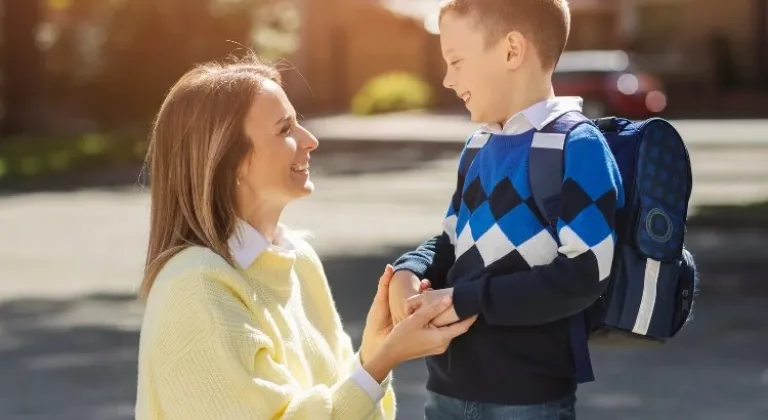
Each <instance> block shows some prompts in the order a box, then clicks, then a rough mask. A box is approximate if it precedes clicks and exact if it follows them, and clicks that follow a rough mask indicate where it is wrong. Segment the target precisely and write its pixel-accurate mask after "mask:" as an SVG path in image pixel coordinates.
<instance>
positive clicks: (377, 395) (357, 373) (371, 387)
mask: <svg viewBox="0 0 768 420" xmlns="http://www.w3.org/2000/svg"><path fill="white" fill-rule="evenodd" d="M352 379H353V380H354V381H355V382H357V384H358V385H359V386H360V388H363V390H364V391H365V392H366V394H368V395H369V396H370V397H371V400H373V402H374V404H375V403H378V402H379V401H380V400H381V399H382V398H384V393H385V386H383V385H386V384H387V380H385V381H384V382H383V384H379V383H378V382H376V379H373V376H371V374H370V373H368V371H366V370H365V369H363V366H362V364H360V354H359V353H358V354H355V365H354V370H353V371H352Z"/></svg>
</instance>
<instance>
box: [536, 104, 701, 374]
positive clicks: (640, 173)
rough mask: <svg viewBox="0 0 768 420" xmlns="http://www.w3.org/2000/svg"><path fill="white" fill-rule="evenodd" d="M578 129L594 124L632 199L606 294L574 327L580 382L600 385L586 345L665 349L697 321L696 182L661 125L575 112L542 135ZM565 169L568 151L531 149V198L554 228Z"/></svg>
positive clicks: (619, 223) (681, 146)
mask: <svg viewBox="0 0 768 420" xmlns="http://www.w3.org/2000/svg"><path fill="white" fill-rule="evenodd" d="M579 124H593V125H595V126H597V128H598V129H599V130H600V131H601V132H602V133H603V135H604V136H605V138H606V140H607V142H608V145H609V147H610V149H611V151H612V153H613V155H614V157H615V159H616V161H617V163H618V166H619V171H620V172H621V178H622V181H623V185H624V189H625V197H626V202H625V206H624V208H623V209H621V210H619V212H618V215H617V220H616V231H617V237H618V243H617V245H616V251H615V256H614V262H613V267H612V270H611V275H610V277H609V279H608V280H607V281H608V282H609V283H608V285H607V289H606V291H605V292H604V293H603V295H602V296H601V297H600V299H598V301H597V302H595V303H594V304H593V305H592V306H591V307H589V308H588V309H587V310H586V311H584V312H583V313H582V314H578V315H577V316H575V317H574V318H573V322H572V329H571V333H572V344H573V352H574V358H575V364H576V370H577V377H579V379H580V382H586V381H589V380H592V379H593V376H592V369H591V362H590V361H589V352H588V346H587V340H588V343H589V346H603V347H604V346H625V347H626V346H645V345H649V344H663V343H664V342H666V341H667V340H668V339H670V338H672V337H674V336H675V335H676V334H677V333H678V332H679V331H680V330H681V329H682V328H683V326H684V325H685V324H686V323H687V322H688V320H689V319H690V317H691V310H692V306H693V299H694V294H695V292H696V291H697V289H698V274H697V270H696V265H695V262H694V260H693V257H692V255H691V254H690V253H689V252H688V250H687V249H686V248H685V246H684V239H685V232H686V220H687V213H688V202H689V200H690V197H691V189H692V184H693V179H692V175H691V162H690V158H689V156H688V150H687V148H686V146H685V143H684V142H683V139H682V138H681V137H680V135H679V133H678V132H677V130H675V128H674V127H673V126H672V125H671V124H670V123H669V122H667V121H666V120H664V119H662V118H651V119H648V120H644V121H630V120H628V119H624V118H618V117H607V118H600V119H596V120H590V119H588V118H587V117H585V116H584V115H582V114H581V113H579V112H569V113H566V114H564V115H563V116H561V117H560V118H558V119H556V120H555V121H553V122H552V123H550V124H549V125H548V126H547V127H545V128H544V130H542V131H543V132H549V133H560V134H567V133H568V132H570V131H571V130H573V129H574V128H575V127H576V126H577V125H579ZM563 164H564V159H563V149H552V148H536V147H532V148H531V154H530V164H529V167H530V173H529V176H530V180H531V191H532V193H533V196H534V200H535V201H536V205H537V207H538V208H539V210H540V211H541V213H542V215H544V217H545V218H547V219H548V220H549V221H550V223H552V224H554V223H556V221H557V217H558V215H557V211H558V208H557V206H558V203H559V195H560V188H561V186H562V182H563V173H564V172H563V170H564V169H563ZM553 226H554V225H553Z"/></svg>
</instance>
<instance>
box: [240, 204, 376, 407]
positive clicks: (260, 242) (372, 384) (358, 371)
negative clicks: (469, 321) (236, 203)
mask: <svg viewBox="0 0 768 420" xmlns="http://www.w3.org/2000/svg"><path fill="white" fill-rule="evenodd" d="M227 244H228V245H229V250H230V253H231V254H232V257H233V258H234V259H235V262H237V264H238V265H240V267H241V268H242V269H246V268H248V267H250V266H251V264H253V262H254V261H256V259H257V258H258V257H259V255H261V253H262V252H264V251H266V250H267V249H269V248H270V247H278V248H280V249H281V250H284V251H295V250H296V246H295V244H294V242H293V241H292V240H291V237H290V235H288V234H287V232H286V231H285V230H284V228H282V227H281V226H279V225H278V226H277V228H276V229H275V240H274V241H273V243H270V242H269V241H268V240H267V238H266V237H265V236H264V235H262V234H261V232H259V231H258V230H256V229H255V228H254V227H253V226H251V225H250V224H248V222H246V221H244V220H242V219H239V218H238V219H237V226H236V227H235V234H234V235H232V237H230V238H229V241H228V242H227ZM351 377H352V379H353V380H354V381H355V382H356V383H357V384H358V385H359V386H360V388H362V389H363V390H364V391H365V392H366V393H367V394H368V395H369V396H370V397H371V399H372V400H373V401H374V402H378V401H379V400H381V399H382V398H383V397H384V394H385V389H384V386H382V385H381V384H379V383H378V382H377V381H376V380H375V379H373V377H372V376H371V374H369V373H368V371H366V370H365V369H363V366H362V365H361V362H360V354H359V353H357V354H355V360H354V370H353V372H352V375H351Z"/></svg>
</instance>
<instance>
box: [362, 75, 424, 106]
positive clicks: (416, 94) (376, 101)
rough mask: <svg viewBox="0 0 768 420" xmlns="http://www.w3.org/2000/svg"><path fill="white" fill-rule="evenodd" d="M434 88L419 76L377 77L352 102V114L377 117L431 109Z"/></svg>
mask: <svg viewBox="0 0 768 420" xmlns="http://www.w3.org/2000/svg"><path fill="white" fill-rule="evenodd" d="M432 100H433V92H432V88H431V87H430V86H429V84H427V82H425V81H424V80H422V79H421V78H419V77H418V76H416V75H413V74H411V73H407V72H400V71H396V72H390V73H384V74H381V75H379V76H376V77H374V78H373V79H371V80H370V81H369V82H368V83H366V84H365V85H364V86H363V87H362V89H360V91H358V92H357V94H355V97H354V98H352V113H353V114H356V115H373V114H379V113H386V112H394V111H408V110H414V109H424V108H428V107H429V106H430V105H431V104H432Z"/></svg>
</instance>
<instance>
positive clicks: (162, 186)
mask: <svg viewBox="0 0 768 420" xmlns="http://www.w3.org/2000/svg"><path fill="white" fill-rule="evenodd" d="M265 80H272V81H274V82H277V83H280V81H281V78H280V73H279V72H278V71H277V69H275V68H274V67H271V66H268V65H266V64H263V63H261V62H260V61H259V60H258V58H256V57H255V56H254V55H252V54H250V55H248V56H246V57H245V58H241V59H237V60H233V61H230V62H225V63H206V64H203V65H199V66H197V67H195V68H194V69H192V70H190V71H189V72H187V73H186V74H185V75H184V76H182V77H181V78H180V79H179V80H178V81H177V82H176V84H175V85H174V86H173V87H172V88H171V90H170V91H169V93H168V95H167V97H166V98H165V101H164V102H163V104H162V106H161V107H160V111H159V112H158V115H157V117H156V119H155V122H154V125H153V128H152V133H151V138H150V142H149V151H148V154H147V165H148V168H149V176H150V178H151V181H150V182H151V186H150V191H151V210H150V230H149V247H148V250H147V258H146V262H145V270H144V279H143V281H142V283H141V287H140V290H139V296H140V297H141V298H142V299H146V297H147V296H148V294H149V291H150V289H151V287H152V284H153V283H154V280H155V277H157V274H158V273H159V272H160V270H161V269H162V268H163V266H164V265H165V264H166V263H167V262H168V260H169V259H170V258H171V257H173V256H174V255H176V254H177V253H178V252H180V251H182V250H183V249H185V248H187V247H189V246H193V245H199V246H203V247H206V248H209V249H211V250H213V251H214V252H216V253H217V254H219V255H221V256H222V257H224V258H226V259H227V261H230V262H231V259H232V258H231V256H230V253H229V249H228V246H227V241H228V239H229V237H230V236H231V235H232V234H233V232H234V229H235V221H236V182H237V176H238V175H237V171H238V168H239V167H240V165H241V163H242V162H243V160H244V159H245V157H246V156H247V154H248V153H249V152H250V150H251V142H250V140H249V139H248V138H247V136H246V135H245V129H244V120H245V116H246V115H247V113H248V111H249V109H250V107H251V105H252V104H253V101H254V98H255V97H256V95H258V93H259V90H260V88H261V86H262V83H263V82H264V81H265Z"/></svg>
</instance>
